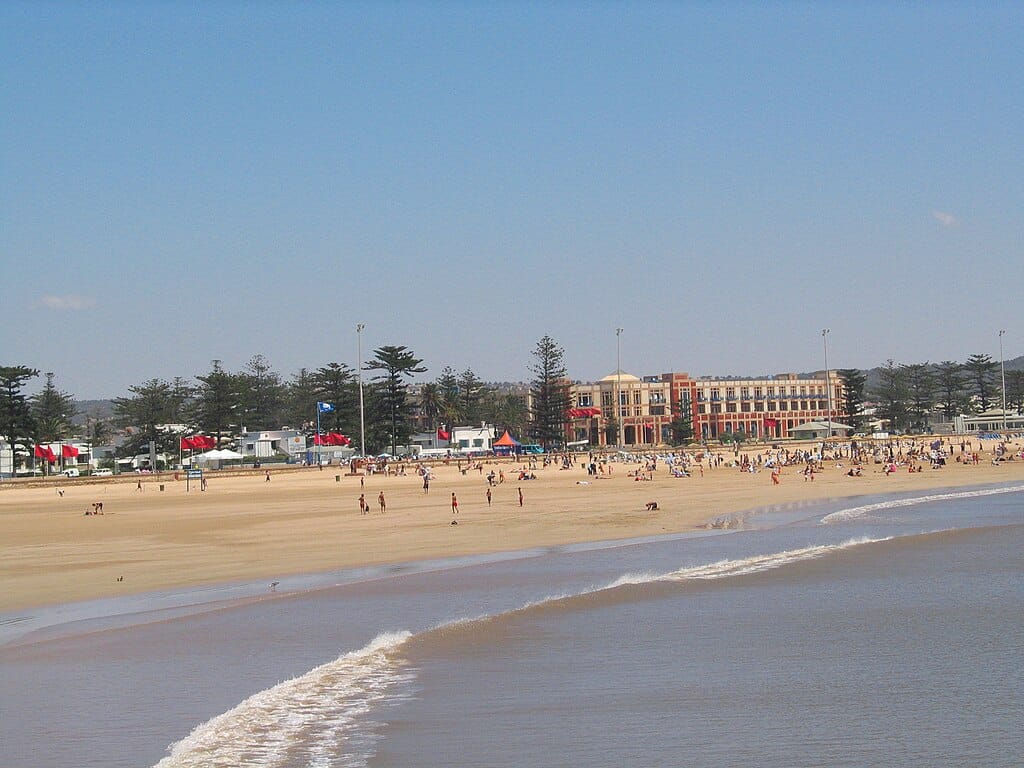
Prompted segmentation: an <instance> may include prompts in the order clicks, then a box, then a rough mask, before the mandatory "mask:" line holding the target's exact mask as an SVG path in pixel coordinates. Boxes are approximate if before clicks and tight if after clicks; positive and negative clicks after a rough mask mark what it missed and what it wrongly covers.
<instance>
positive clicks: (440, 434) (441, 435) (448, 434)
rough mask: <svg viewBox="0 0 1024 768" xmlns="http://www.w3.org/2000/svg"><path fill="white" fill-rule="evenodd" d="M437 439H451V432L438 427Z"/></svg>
mask: <svg viewBox="0 0 1024 768" xmlns="http://www.w3.org/2000/svg"><path fill="white" fill-rule="evenodd" d="M437 439H438V440H451V439H452V433H451V432H445V431H444V430H443V429H441V428H440V427H438V430H437Z"/></svg>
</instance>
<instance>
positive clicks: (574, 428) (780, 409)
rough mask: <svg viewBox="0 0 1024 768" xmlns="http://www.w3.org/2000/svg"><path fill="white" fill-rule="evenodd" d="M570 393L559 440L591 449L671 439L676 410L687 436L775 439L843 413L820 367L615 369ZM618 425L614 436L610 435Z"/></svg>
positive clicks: (838, 393) (832, 379)
mask: <svg viewBox="0 0 1024 768" xmlns="http://www.w3.org/2000/svg"><path fill="white" fill-rule="evenodd" d="M829 387H831V390H832V391H831V401H830V398H829V393H828V388H829ZM570 391H571V397H572V407H571V408H570V410H569V413H568V420H567V423H566V442H568V443H576V444H580V443H586V444H588V445H593V446H606V445H616V444H620V443H621V444H623V445H625V446H644V447H649V446H654V445H658V444H660V443H671V442H673V441H672V429H671V426H670V425H671V423H672V421H673V419H674V414H681V413H688V414H689V415H690V420H691V423H692V425H693V434H694V437H693V439H694V440H712V439H717V438H719V437H721V436H723V435H727V434H738V433H741V432H742V433H743V434H745V435H747V436H749V437H753V438H757V439H762V440H763V439H768V440H770V439H774V438H780V439H782V438H786V437H789V433H790V431H791V430H793V429H795V428H797V427H800V426H802V425H805V424H807V423H808V422H815V421H820V422H823V421H826V420H831V421H834V422H841V421H842V420H843V419H844V418H845V414H844V413H843V412H842V403H843V388H842V382H841V381H840V380H839V378H838V377H837V376H836V375H835V373H834V372H830V373H829V374H828V375H826V373H825V372H824V371H822V372H820V373H816V374H812V375H811V376H803V377H801V376H798V375H797V374H794V373H786V374H779V375H777V376H773V377H768V378H760V379H740V378H735V379H734V378H711V377H700V378H691V377H690V375H689V374H686V373H663V374H661V375H660V376H644V377H643V378H641V377H638V376H633V375H631V374H627V373H624V372H622V371H617V372H615V373H612V374H609V375H608V376H605V377H604V378H603V379H601V380H600V381H596V382H593V383H586V384H583V383H579V384H573V385H572V388H571V390H570ZM616 401H617V402H618V410H617V411H616V406H615V403H616ZM830 404H831V412H830V410H829V406H830ZM619 422H621V436H620V435H619V434H616V433H617V432H618V430H619Z"/></svg>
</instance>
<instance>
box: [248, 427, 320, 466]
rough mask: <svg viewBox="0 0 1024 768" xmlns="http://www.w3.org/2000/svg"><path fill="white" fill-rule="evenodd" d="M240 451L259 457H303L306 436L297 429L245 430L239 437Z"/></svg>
mask: <svg viewBox="0 0 1024 768" xmlns="http://www.w3.org/2000/svg"><path fill="white" fill-rule="evenodd" d="M238 451H239V453H242V454H243V455H245V456H254V457H256V458H257V459H269V458H272V457H274V456H283V457H287V458H289V459H296V458H298V459H301V458H302V457H303V456H304V455H305V454H306V436H305V435H304V434H303V433H302V432H300V431H298V430H297V429H277V430H270V431H263V432H243V433H242V436H241V437H240V438H239V439H238ZM325 453H327V452H326V451H325Z"/></svg>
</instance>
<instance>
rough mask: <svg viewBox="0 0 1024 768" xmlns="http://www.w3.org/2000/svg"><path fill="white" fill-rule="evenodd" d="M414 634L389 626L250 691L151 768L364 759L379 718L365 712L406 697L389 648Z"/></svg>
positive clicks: (403, 676) (314, 766) (399, 665)
mask: <svg viewBox="0 0 1024 768" xmlns="http://www.w3.org/2000/svg"><path fill="white" fill-rule="evenodd" d="M410 637H411V634H410V633H409V632H391V633H385V634H381V635H379V636H378V637H376V638H374V639H373V640H372V641H371V642H370V643H368V644H367V645H366V646H365V647H363V648H361V649H359V650H357V651H352V652H351V653H346V654H345V655H343V656H340V657H338V658H337V659H335V660H334V661H330V662H328V663H326V664H323V665H321V666H319V667H316V668H315V669H312V670H310V671H309V672H307V673H306V674H304V675H301V676H299V677H296V678H294V679H292V680H287V681H285V682H283V683H279V684H277V685H275V686H274V687H272V688H267V689H266V690H263V691H260V692H259V693H256V694H253V695H252V696H250V697H249V698H248V699H246V700H245V701H243V702H242V703H241V704H239V705H238V706H236V707H235V708H233V709H231V710H228V711H227V712H225V713H224V714H222V715H218V716H217V717H214V718H213V719H211V720H208V721H207V722H205V723H203V724H202V725H199V726H197V727H196V728H195V730H193V731H192V733H190V734H189V735H188V736H186V737H185V738H184V739H182V740H181V741H179V742H177V743H176V744H173V745H172V746H171V748H170V754H169V755H168V756H167V757H165V758H164V759H163V760H161V761H160V762H159V763H157V765H156V768H193V767H195V768H199V767H200V766H202V767H203V768H222V767H223V768H229V767H230V768H235V766H239V765H260V766H265V767H266V768H270V767H271V766H281V765H287V764H289V763H292V762H293V761H301V763H302V764H303V765H308V766H311V768H321V767H323V768H326V766H335V765H345V766H361V765H365V764H366V761H367V760H368V759H369V757H370V756H371V755H372V754H373V749H374V743H375V741H376V737H375V735H374V732H375V727H374V726H376V725H377V724H376V723H374V722H372V721H368V720H367V718H366V715H367V714H368V713H369V712H370V711H371V710H372V709H373V708H375V707H377V706H379V705H381V704H385V703H387V702H389V701H393V700H396V699H400V698H403V696H402V694H401V691H400V689H401V687H402V683H403V682H406V681H407V680H409V679H411V675H409V674H407V673H405V672H404V670H403V666H404V664H403V662H402V661H401V660H400V659H399V658H398V657H397V655H396V654H395V653H394V652H395V651H396V650H397V649H398V648H399V647H400V646H401V645H403V644H404V643H405V642H406V641H407V640H408V639H409V638H410Z"/></svg>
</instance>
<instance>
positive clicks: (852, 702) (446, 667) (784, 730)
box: [0, 487, 1024, 768]
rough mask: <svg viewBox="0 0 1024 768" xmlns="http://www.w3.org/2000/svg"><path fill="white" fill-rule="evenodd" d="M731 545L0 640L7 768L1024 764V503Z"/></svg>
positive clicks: (788, 522) (715, 539)
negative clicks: (74, 767)
mask: <svg viewBox="0 0 1024 768" xmlns="http://www.w3.org/2000/svg"><path fill="white" fill-rule="evenodd" d="M470 524H471V523H470ZM737 524H738V525H739V526H740V527H739V528H738V529H735V530H731V531H730V532H728V533H724V534H718V535H696V536H693V535H691V536H673V537H667V538H662V539H656V540H645V541H638V542H634V543H629V544H617V545H591V546H576V547H562V548H552V549H545V550H534V551H530V552H524V553H517V554H516V555H508V556H502V557H501V558H489V559H486V561H477V560H464V561H453V562H447V563H445V562H437V563H431V564H429V565H423V564H421V565H420V566H418V567H410V568H396V569H392V570H390V571H389V570H383V571H382V570H378V571H373V572H356V573H354V574H353V573H347V574H335V575H333V577H332V579H331V580H330V581H325V580H324V577H318V579H313V580H308V579H307V580H293V583H292V585H291V586H290V585H289V581H288V580H283V582H282V584H281V585H280V586H279V587H278V589H279V590H283V591H281V592H278V593H274V594H269V593H266V594H263V593H261V595H260V596H259V597H258V598H254V597H253V595H251V594H250V595H246V596H245V597H243V598H239V599H234V600H231V599H223V598H224V596H223V595H220V594H218V595H217V597H218V600H217V601H215V602H210V601H206V603H205V604H204V605H192V606H190V605H189V600H188V599H178V600H177V608H176V610H175V611H168V610H167V608H166V606H165V605H164V604H165V603H166V602H167V600H168V598H167V596H166V595H163V596H160V597H158V598H154V604H155V605H157V606H159V607H160V608H161V610H160V611H150V612H146V611H137V610H136V609H138V607H139V606H138V604H137V603H132V604H131V612H130V615H127V614H129V611H128V610H125V611H124V612H122V614H121V615H119V616H111V617H108V620H107V622H106V623H104V621H103V618H102V617H97V616H92V615H89V616H90V618H89V620H88V621H85V620H81V621H69V622H65V623H63V624H60V625H59V626H56V627H53V626H51V627H49V628H48V629H47V630H46V631H35V632H33V633H28V634H25V633H24V632H21V633H20V634H18V633H11V632H8V634H7V635H5V636H2V637H5V638H6V640H7V641H8V642H7V644H6V645H5V646H2V647H0V684H2V688H0V764H2V765H3V766H8V767H9V768H20V767H22V766H24V767H26V768H27V767H29V766H31V767H32V768H36V767H37V766H69V767H70V766H110V767H113V766H153V765H160V766H240V765H253V766H280V767H281V768H292V767H293V766H294V767H297V766H316V767H320V766H325V767H326V766H367V767H368V768H373V767H376V768H392V767H396V768H397V767H398V766H467V767H468V766H509V768H511V767H512V766H515V767H516V768H523V767H533V766H538V767H539V766H609V767H611V766H616V767H619V766H680V765H694V766H752V765H757V766H769V767H774V766H778V767H779V768H782V767H783V766H874V765H877V766H972V765H977V766H1020V765H1022V764H1024V736H1022V729H1021V727H1020V723H1021V722H1024V673H1022V671H1021V665H1022V662H1024V641H1022V638H1021V633H1022V630H1024V619H1022V617H1024V487H991V488H983V489H974V490H966V491H965V490H957V491H950V492H948V493H931V494H927V495H918V496H903V497H898V498H875V499H865V500H859V501H850V500H846V501H838V502H833V503H827V504H821V505H814V506H806V505H803V506H794V507H783V508H776V509H771V510H761V511H759V512H758V513H756V514H749V515H743V516H738V518H737ZM708 533H709V534H710V533H712V532H708ZM716 533H717V532H716ZM335 582H336V583H337V586H330V584H333V583H335ZM263 589H265V586H264V587H263ZM197 594H202V593H197ZM197 602H198V601H197ZM43 613H44V614H45V612H43ZM87 614H88V612H86V614H82V613H81V612H80V611H79V612H75V611H72V612H71V613H70V614H69V615H72V616H82V615H87ZM41 615H43V614H41ZM17 618H18V619H27V620H29V624H30V625H31V620H32V619H33V618H34V617H32V616H28V617H26V616H23V615H19V616H18V617H17ZM35 618H36V619H37V620H38V617H35ZM4 619H5V617H0V622H3V621H4ZM6 619H8V620H13V617H6ZM0 626H2V625H0Z"/></svg>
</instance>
